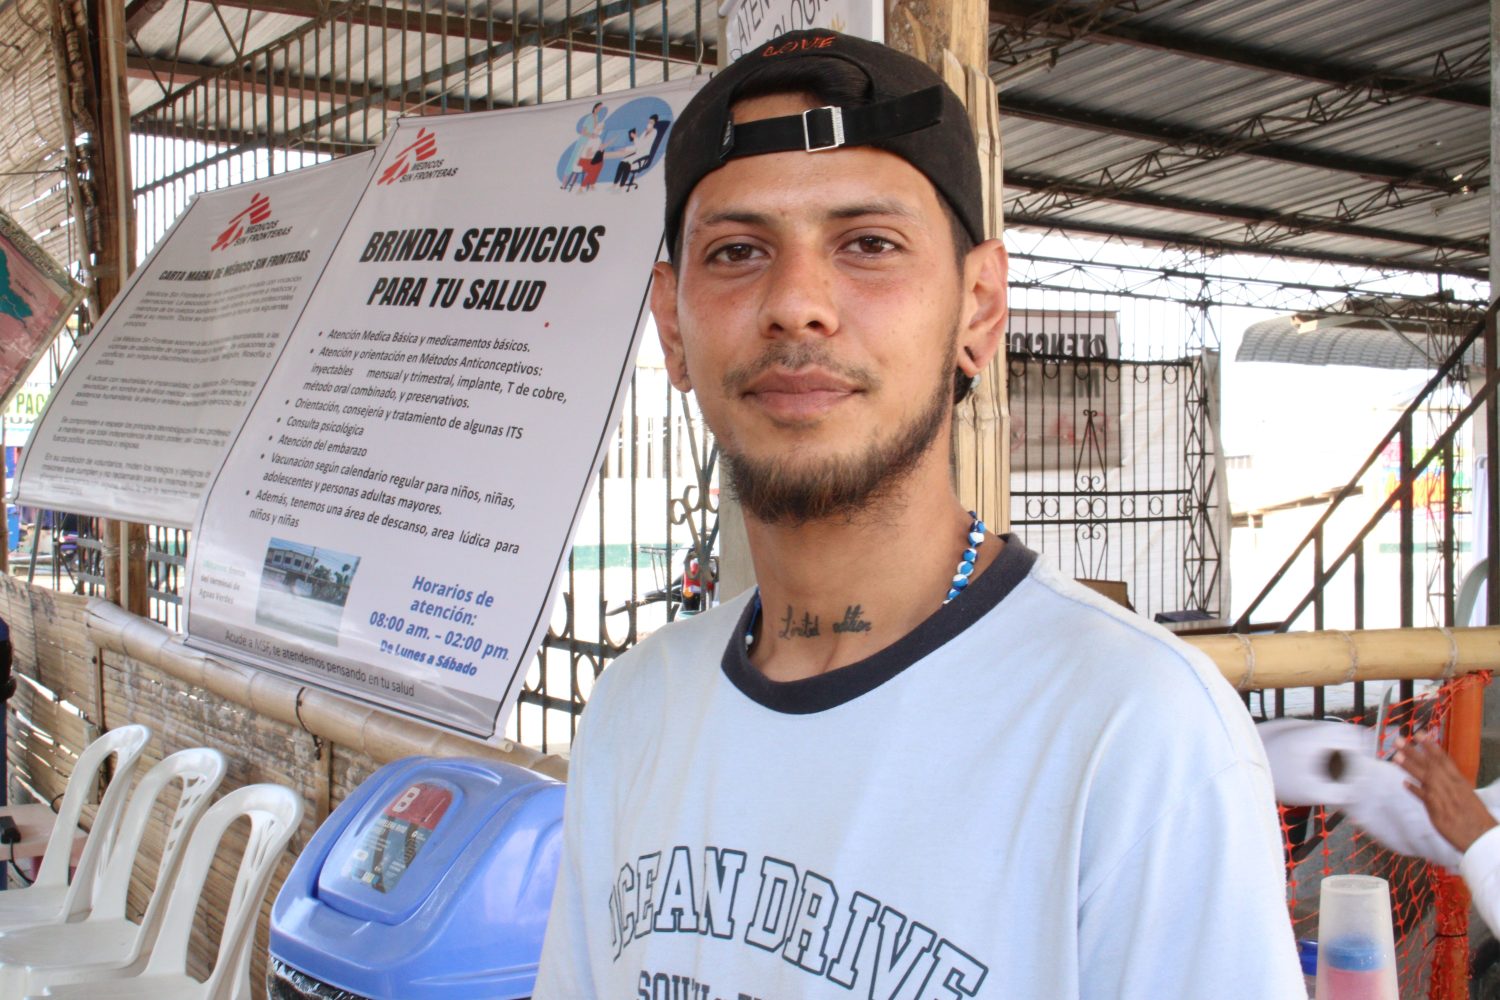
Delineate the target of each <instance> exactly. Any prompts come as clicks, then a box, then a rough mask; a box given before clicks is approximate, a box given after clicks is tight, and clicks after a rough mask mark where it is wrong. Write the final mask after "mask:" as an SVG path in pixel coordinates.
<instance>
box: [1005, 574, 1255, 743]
mask: <svg viewBox="0 0 1500 1000" xmlns="http://www.w3.org/2000/svg"><path fill="white" fill-rule="evenodd" d="M1027 582H1028V584H1029V586H1028V587H1027V588H1026V589H1025V590H1024V591H1023V592H1021V593H1018V594H1017V595H1016V596H1017V597H1019V598H1021V603H1023V604H1024V605H1025V607H1024V609H1023V608H1018V609H1017V610H1023V611H1024V612H1025V613H1027V614H1028V615H1029V617H1030V620H1032V621H1033V622H1034V624H1035V627H1036V629H1037V631H1038V633H1039V634H1040V635H1041V636H1042V641H1043V642H1045V643H1046V645H1047V647H1048V650H1049V653H1050V657H1049V658H1050V660H1051V662H1052V664H1053V665H1054V667H1055V669H1058V670H1059V671H1060V672H1061V673H1062V675H1063V677H1064V678H1065V679H1066V682H1067V683H1069V684H1074V685H1079V686H1087V687H1090V688H1092V689H1094V691H1095V693H1096V694H1099V695H1101V696H1102V697H1103V698H1105V699H1106V700H1113V701H1115V702H1116V703H1117V704H1119V705H1122V706H1126V707H1130V706H1134V707H1135V709H1136V710H1137V711H1139V712H1140V713H1141V714H1143V715H1154V716H1158V717H1161V718H1163V719H1171V720H1172V725H1171V727H1170V728H1171V729H1172V730H1174V731H1176V732H1178V733H1180V734H1185V733H1186V732H1187V731H1190V730H1198V731H1200V732H1211V731H1218V732H1220V733H1222V734H1223V736H1224V737H1225V738H1227V739H1228V740H1229V741H1230V742H1231V743H1232V744H1234V745H1235V746H1236V747H1239V748H1241V749H1243V748H1245V747H1246V746H1247V742H1246V741H1247V739H1248V740H1250V742H1253V730H1252V729H1251V727H1250V721H1249V718H1248V713H1246V711H1245V708H1244V705H1243V704H1242V703H1241V701H1240V699H1239V697H1238V696H1237V695H1236V694H1235V691H1234V688H1233V687H1232V686H1231V685H1230V683H1229V682H1228V681H1227V680H1226V679H1225V677H1224V675H1223V674H1222V673H1221V672H1220V670H1219V668H1218V667H1217V665H1215V664H1214V662H1213V661H1212V660H1211V659H1209V657H1208V656H1206V655H1205V654H1204V653H1203V652H1202V651H1201V650H1199V649H1197V648H1196V647H1194V646H1191V645H1189V644H1188V643H1186V642H1183V641H1182V640H1181V639H1180V638H1178V637H1177V636H1175V635H1173V634H1172V633H1171V632H1168V631H1167V630H1166V629H1164V628H1162V627H1161V626H1160V625H1157V624H1156V623H1154V622H1151V621H1149V620H1147V619H1146V618H1145V617H1144V616H1142V615H1140V614H1139V613H1137V612H1134V611H1131V610H1129V609H1127V608H1124V607H1122V606H1120V605H1119V604H1116V603H1115V602H1114V601H1111V600H1109V599H1108V598H1105V597H1103V596H1101V595H1100V594H1098V593H1096V592H1095V591H1093V590H1090V589H1089V588H1087V587H1085V586H1083V585H1082V584H1079V583H1077V582H1075V581H1073V580H1070V579H1067V578H1066V577H1064V576H1062V575H1061V574H1060V573H1058V572H1057V571H1056V570H1053V569H1051V568H1050V567H1047V566H1044V565H1042V564H1040V563H1039V564H1038V565H1037V566H1036V567H1035V568H1034V569H1033V571H1032V573H1031V574H1030V576H1029V577H1028V581H1027Z"/></svg>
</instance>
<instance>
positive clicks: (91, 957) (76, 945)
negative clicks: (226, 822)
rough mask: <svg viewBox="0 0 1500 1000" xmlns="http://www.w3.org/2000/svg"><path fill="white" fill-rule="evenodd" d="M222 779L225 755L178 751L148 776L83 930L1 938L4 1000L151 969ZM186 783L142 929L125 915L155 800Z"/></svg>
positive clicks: (0, 993)
mask: <svg viewBox="0 0 1500 1000" xmlns="http://www.w3.org/2000/svg"><path fill="white" fill-rule="evenodd" d="M223 777H224V755H223V754H221V753H219V751H217V750H209V749H206V748H199V749H195V750H179V751H178V752H177V753H174V754H173V755H172V756H170V757H168V758H167V759H166V760H164V761H162V762H161V763H160V764H157V765H156V766H155V767H153V768H152V769H151V770H149V771H147V772H146V775H145V777H143V778H141V782H140V785H139V786H137V788H136V790H135V794H134V795H132V796H131V799H130V806H129V807H128V808H127V809H126V810H125V815H124V816H122V817H121V818H120V829H119V834H118V836H117V837H116V838H115V846H114V849H113V850H111V851H110V852H109V860H108V861H106V862H105V863H104V866H103V868H101V869H100V872H99V884H98V887H97V889H96V890H95V892H94V906H93V908H92V909H91V910H90V911H89V915H88V916H87V917H85V918H84V919H83V920H81V921H79V922H77V923H69V924H53V925H50V926H43V927H23V928H20V929H17V930H14V931H9V932H7V933H5V934H0V997H18V996H22V995H23V994H26V993H37V992H40V991H41V989H42V988H43V987H44V986H46V985H48V984H50V983H67V982H80V981H84V980H95V979H107V978H113V977H117V976H128V975H132V974H134V973H135V972H136V971H139V969H140V968H142V967H143V966H144V965H145V956H146V955H147V954H148V953H149V952H150V950H151V947H152V944H153V943H154V942H155V940H156V930H157V927H158V926H159V925H160V921H161V919H162V912H163V910H164V909H165V907H166V903H167V899H168V897H169V895H170V893H171V889H172V886H173V884H174V881H175V879H176V877H177V870H178V866H179V862H180V861H181V859H182V855H183V853H184V846H185V845H186V844H187V843H189V839H188V838H189V834H190V833H191V832H192V829H193V826H194V824H195V823H196V822H197V821H198V817H199V816H201V815H202V814H203V811H204V809H205V808H207V806H208V802H209V799H211V798H212V797H213V792H214V789H216V788H218V787H219V781H220V780H221V779H222V778H223ZM179 782H180V783H181V785H182V792H181V794H180V795H179V796H178V798H177V809H176V811H175V812H174V813H173V815H172V819H171V821H170V822H169V823H168V824H167V831H166V837H165V838H164V839H163V841H162V848H161V858H160V859H159V861H158V862H157V868H156V884H155V887H154V888H153V889H152V892H151V899H150V900H149V901H148V902H147V903H146V912H145V913H144V914H142V916H141V922H140V923H136V922H135V921H133V920H131V919H130V918H129V917H127V916H126V915H125V904H126V897H127V895H128V894H129V891H130V878H131V875H132V873H133V872H134V871H135V867H136V862H137V860H138V855H139V854H140V847H141V841H142V840H143V839H144V837H145V834H146V827H147V825H148V824H149V822H150V820H151V812H152V809H153V807H154V806H155V805H156V803H157V800H158V799H160V798H161V797H162V795H163V794H164V793H165V792H166V791H167V790H168V789H169V788H171V787H172V786H173V785H174V784H177V783H179Z"/></svg>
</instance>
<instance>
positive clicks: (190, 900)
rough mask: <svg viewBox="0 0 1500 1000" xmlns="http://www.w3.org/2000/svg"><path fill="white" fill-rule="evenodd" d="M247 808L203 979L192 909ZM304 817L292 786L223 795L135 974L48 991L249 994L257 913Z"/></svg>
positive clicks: (214, 999) (167, 998) (83, 998)
mask: <svg viewBox="0 0 1500 1000" xmlns="http://www.w3.org/2000/svg"><path fill="white" fill-rule="evenodd" d="M241 816H248V817H249V818H250V824H251V827H250V834H249V836H248V837H247V838H246V842H245V853H244V854H243V855H241V857H240V865H239V871H238V873H237V875H236V876H235V880H234V891H233V892H232V893H231V894H230V897H229V906H228V909H227V910H226V911H225V913H224V933H223V934H222V935H221V936H220V938H219V951H218V954H217V956H215V958H214V968H213V972H211V973H210V974H209V977H208V979H207V980H206V981H204V982H199V981H198V980H196V979H194V978H193V977H192V976H190V975H188V973H187V955H188V943H189V940H190V939H191V937H192V933H193V916H194V914H195V913H196V912H197V910H198V903H199V900H200V898H201V897H202V895H203V885H204V883H205V882H206V881H207V879H208V871H209V866H210V865H212V864H213V860H214V855H216V854H217V853H218V850H219V842H220V840H222V839H223V836H224V833H225V831H226V830H228V829H229V827H230V826H231V825H232V824H233V823H234V822H235V821H236V820H238V819H239V818H240V817H241ZM301 822H302V800H301V799H300V798H299V797H298V796H297V794H296V793H295V792H293V791H292V790H291V789H289V788H283V787H282V786H280V785H247V786H245V787H244V788H240V789H237V790H235V791H233V792H230V793H229V794H228V795H226V796H224V797H223V798H222V799H220V800H219V801H218V802H216V803H214V805H213V807H212V808H211V809H209V810H208V812H207V813H205V814H204V815H203V819H202V820H201V821H199V823H198V829H197V830H196V831H194V833H193V838H192V840H191V841H190V842H189V843H188V847H187V852H186V855H185V857H184V859H183V862H182V871H181V873H180V874H179V875H178V877H177V883H176V885H174V886H173V887H172V898H171V900H170V901H169V902H168V903H167V913H166V916H165V918H163V920H162V925H161V933H160V934H159V935H158V936H157V939H156V947H155V948H153V949H152V951H151V958H150V960H149V961H148V962H147V963H146V967H145V969H144V970H142V972H141V974H140V975H138V976H135V977H133V978H130V979H113V980H109V981H103V982H89V983H76V984H71V985H61V986H53V987H51V988H49V989H48V990H47V991H46V993H44V994H42V996H45V997H53V998H59V1000H62V998H66V1000H250V998H252V997H254V996H256V992H255V988H254V986H253V984H252V983H251V982H250V952H251V949H252V947H253V945H254V941H255V925H256V921H257V918H259V916H260V909H261V903H262V902H263V901H264V899H265V895H266V888H267V887H268V886H269V885H270V882H271V875H272V874H273V873H274V872H275V871H276V864H277V862H278V861H279V860H280V859H281V854H282V852H283V851H284V850H285V849H286V845H287V842H288V841H289V840H291V838H292V834H294V833H296V832H297V827H298V824H300V823H301ZM0 995H4V996H10V995H11V994H0ZM17 995H19V994H17ZM262 995H263V994H262Z"/></svg>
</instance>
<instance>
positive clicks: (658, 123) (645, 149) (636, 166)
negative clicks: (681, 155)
mask: <svg viewBox="0 0 1500 1000" xmlns="http://www.w3.org/2000/svg"><path fill="white" fill-rule="evenodd" d="M671 124H672V123H671V122H665V123H664V122H662V120H661V116H660V115H649V116H647V118H646V127H645V128H644V129H643V130H641V131H640V132H639V134H636V133H632V136H631V138H632V139H633V140H634V141H633V143H632V145H631V147H630V155H629V156H626V157H622V158H621V160H620V165H619V166H617V167H615V186H616V187H620V188H624V189H625V190H627V191H628V190H633V189H634V188H635V186H636V183H635V178H636V175H637V174H639V173H642V172H643V171H645V170H646V169H648V168H649V167H650V166H651V164H652V163H654V162H656V154H657V153H658V152H660V151H661V144H662V139H664V138H666V135H667V128H668V127H669V126H670V125H671Z"/></svg>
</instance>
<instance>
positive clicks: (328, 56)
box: [0, 0, 1490, 274]
mask: <svg viewBox="0 0 1500 1000" xmlns="http://www.w3.org/2000/svg"><path fill="white" fill-rule="evenodd" d="M69 2H70V3H71V2H72V0H69ZM67 9H69V10H71V9H72V7H71V6H69V7H68V8H67ZM46 10H47V8H46V6H45V5H44V4H43V3H42V2H41V0H11V2H10V3H9V4H8V5H5V6H0V33H4V34H3V37H9V38H30V39H32V41H30V42H28V43H27V45H26V46H23V47H21V48H20V49H18V50H15V51H10V50H7V51H6V52H0V89H3V88H7V87H8V88H10V91H5V92H0V97H4V98H7V100H6V101H5V103H6V106H7V107H10V108H30V111H29V115H30V122H29V123H28V125H23V126H22V127H19V128H18V127H16V126H15V125H14V124H12V125H11V126H9V127H8V128H7V129H6V130H5V132H4V133H3V135H0V166H3V167H4V168H5V169H7V170H9V171H12V172H15V171H22V170H31V169H39V168H40V169H50V168H49V167H48V163H49V162H50V161H48V160H46V157H48V156H53V157H54V158H55V151H56V150H57V149H58V147H59V146H60V145H61V130H60V125H59V119H58V114H57V113H56V110H55V106H56V104H57V101H56V97H55V94H56V85H57V84H56V79H55V62H54V60H53V58H52V56H51V54H50V52H49V51H48V49H49V48H50V46H48V44H47V39H48V36H47V34H46V29H47V26H48V19H47V16H46ZM23 15H24V16H23ZM126 15H127V22H128V25H129V31H128V48H129V52H130V65H129V73H130V77H131V81H130V89H129V94H130V101H131V106H132V109H133V111H134V113H135V126H136V128H137V130H138V131H140V132H142V133H143V134H156V135H169V136H175V137H176V138H179V139H182V140H185V142H184V143H180V144H177V145H175V146H173V147H171V148H169V149H165V150H164V151H161V152H158V153H157V154H154V155H156V156H157V158H158V161H159V162H154V163H152V164H151V165H150V166H149V168H147V169H145V170H142V171H141V172H142V173H143V174H146V175H149V177H150V178H151V179H152V180H158V179H160V178H163V177H171V176H172V175H173V174H174V173H179V174H183V175H186V174H187V173H189V172H190V171H191V170H192V169H194V167H195V164H198V163H201V162H203V160H204V158H206V157H207V158H213V157H217V158H219V159H223V158H225V157H229V156H230V155H231V154H232V153H233V152H234V151H236V150H251V149H256V148H264V147H266V146H267V145H270V146H273V147H277V148H290V149H294V150H300V151H304V152H316V153H319V154H324V153H335V154H337V153H341V152H345V151H350V150H353V149H357V148H363V147H367V146H369V145H372V144H374V143H375V142H378V141H379V140H380V138H381V137H382V135H383V134H384V132H385V130H386V129H387V128H388V126H389V124H390V122H391V121H393V120H394V119H395V118H396V117H398V116H400V115H402V114H407V113H413V112H415V113H448V112H453V111H462V110H465V109H470V108H482V107H491V106H509V105H514V104H529V103H534V102H537V101H544V100H554V99H558V98H562V97H567V96H582V95H587V94H591V93H596V92H609V91H615V90H620V89H623V88H626V87H628V86H630V85H632V83H635V84H645V83H651V82H655V81H657V80H660V79H661V78H662V75H663V72H664V70H665V71H666V72H670V74H671V75H672V76H674V77H676V76H680V75H685V74H688V73H691V72H693V71H694V68H695V67H694V63H695V62H696V61H698V60H699V59H700V57H701V59H702V61H703V62H706V63H707V64H709V65H712V63H713V61H714V51H713V46H712V38H713V36H714V32H715V21H714V5H713V4H706V5H704V6H699V4H698V3H696V2H693V0H667V2H656V3H647V4H635V3H633V0H611V2H605V0H590V2H583V0H528V2H525V3H523V2H521V0H405V2H397V0H388V2H386V3H384V4H382V3H378V2H376V3H372V2H368V0H359V2H350V3H342V4H337V3H336V4H331V5H330V4H328V3H327V2H326V0H217V2H213V3H210V2H207V0H128V2H127V7H126ZM990 19H991V28H992V62H991V66H990V68H991V73H992V74H993V75H994V76H995V77H996V78H997V80H999V81H1000V82H1001V88H1002V92H1001V97H1000V105H1001V122H1002V128H1003V137H1004V142H1005V150H1006V171H1007V177H1008V179H1009V183H1008V186H1007V194H1006V210H1007V219H1008V224H1010V225H1021V226H1026V227H1033V228H1041V229H1049V228H1060V229H1069V230H1072V231H1075V232H1080V233H1085V234H1094V235H1105V236H1113V237H1117V238H1121V239H1126V240H1136V241H1148V242H1154V243H1165V244H1169V245H1183V246H1195V247H1200V248H1208V249H1210V250H1224V251H1233V250H1261V251H1264V252H1270V253H1277V254H1283V255H1290V256H1299V255H1300V256H1309V257H1314V258H1320V259H1331V260H1335V261H1348V262H1364V263H1371V264H1375V265H1383V266H1391V267H1412V268H1420V269H1449V270H1457V271H1460V272H1463V273H1471V274H1477V273H1480V272H1483V271H1484V270H1485V268H1486V265H1487V242H1488V229H1489V205H1488V195H1489V174H1490V170H1489V162H1488V156H1489V135H1488V116H1489V108H1488V103H1489V99H1488V93H1489V79H1488V50H1487V46H1488V37H1489V35H1488V30H1489V25H1488V10H1487V8H1486V6H1485V5H1482V4H1475V3H1473V2H1471V0H1427V2H1423V3H1420V4H1418V3H1396V4H1392V3H1389V2H1387V0H1132V2H1130V3H1124V2H1120V3H1117V4H1111V3H1109V2H1098V0H1096V2H1092V3H1088V2H1086V0H1066V2H1062V3H1056V2H1052V0H990ZM601 40H602V45H601V44H600V43H601ZM632 47H633V48H634V51H635V52H636V53H637V55H638V57H639V58H637V59H635V60H632V58H631V52H632ZM664 49H665V51H664ZM1027 57H1031V61H1030V62H1028V63H1027V64H1026V65H1027V66H1028V67H1030V66H1033V65H1036V66H1041V67H1042V68H1041V69H1039V70H1036V71H1031V70H1021V71H1017V70H1016V69H1015V67H1014V66H1013V65H1012V63H1014V62H1015V61H1017V60H1020V59H1026V58H1027ZM1048 67H1050V68H1048ZM11 92H14V94H15V96H14V98H11V97H10V93H11ZM26 114H28V112H23V113H22V115H23V117H22V119H21V120H22V121H25V120H26V118H25V115H26ZM14 121H16V117H15V112H14V111H13V112H12V122H14ZM29 126H30V127H29ZM189 147H191V148H189ZM18 178H20V179H18ZM32 178H40V179H39V180H34V179H32ZM23 180H24V183H23ZM55 180H56V178H55V176H53V175H48V174H39V175H24V177H23V175H21V174H19V173H12V175H11V176H10V177H9V178H7V181H8V183H7V184H6V185H4V186H3V188H0V208H6V209H7V210H10V211H12V212H15V211H16V207H17V206H18V205H20V204H22V203H33V204H34V205H44V206H45V207H46V211H45V212H44V213H42V215H38V217H37V220H36V222H37V226H38V227H41V228H46V229H47V231H48V232H49V233H59V234H65V233H66V231H67V227H68V225H70V222H69V220H70V219H71V218H72V214H71V213H69V212H67V211H63V210H61V209H60V208H59V207H58V202H59V199H57V198H56V197H55V196H54V197H52V198H51V200H50V202H49V201H48V198H47V190H48V185H49V184H51V183H52V182H53V181H55ZM53 187H55V185H53ZM38 199H40V200H38ZM43 216H45V217H43ZM28 228H33V229H35V228H36V227H33V226H30V225H28Z"/></svg>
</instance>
